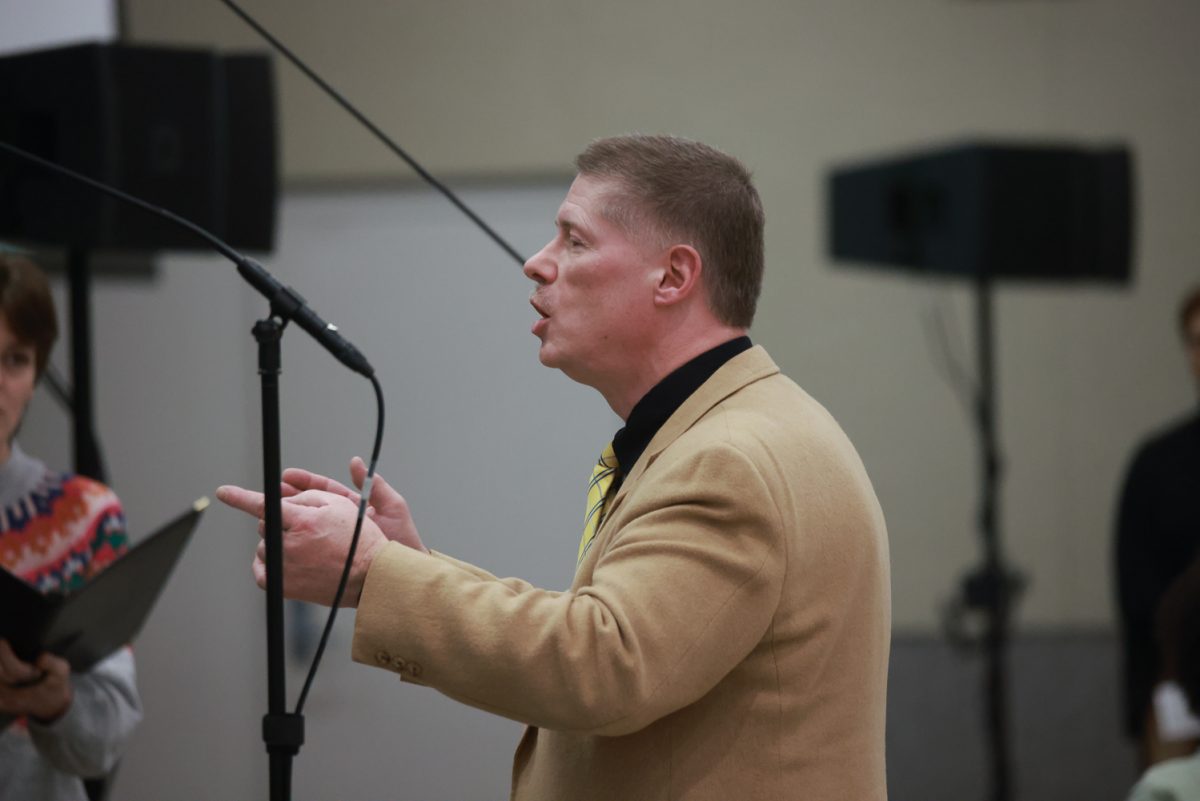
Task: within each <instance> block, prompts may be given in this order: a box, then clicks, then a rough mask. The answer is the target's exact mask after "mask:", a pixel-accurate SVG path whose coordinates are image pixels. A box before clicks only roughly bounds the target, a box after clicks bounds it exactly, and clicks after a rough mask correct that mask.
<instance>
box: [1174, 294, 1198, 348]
mask: <svg viewBox="0 0 1200 801" xmlns="http://www.w3.org/2000/svg"><path fill="white" fill-rule="evenodd" d="M1197 314H1200V286H1194V287H1192V290H1191V291H1190V292H1188V293H1187V294H1186V295H1184V296H1183V302H1182V303H1180V304H1179V333H1180V335H1181V336H1183V337H1184V339H1186V338H1187V335H1188V323H1190V322H1191V321H1192V318H1193V317H1195V316H1196V315H1197Z"/></svg>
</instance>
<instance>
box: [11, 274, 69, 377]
mask: <svg viewBox="0 0 1200 801" xmlns="http://www.w3.org/2000/svg"><path fill="white" fill-rule="evenodd" d="M0 315H3V316H4V319H5V320H6V321H7V322H8V327H9V328H10V329H12V332H13V336H15V337H16V338H17V339H18V340H19V341H21V342H27V343H29V344H31V345H33V349H34V352H35V354H36V355H35V359H34V363H35V366H36V367H37V377H38V378H41V377H42V372H43V371H44V370H45V369H46V363H47V362H48V361H49V360H50V350H51V349H52V348H53V347H54V342H55V341H56V340H57V339H58V321H57V318H56V317H55V314H54V297H53V296H52V295H51V294H50V283H49V282H48V281H47V280H46V275H45V273H43V272H42V271H41V270H40V269H38V266H37V265H36V264H34V263H33V262H32V261H30V260H29V259H27V258H25V257H24V256H19V255H17V254H15V253H3V252H0Z"/></svg>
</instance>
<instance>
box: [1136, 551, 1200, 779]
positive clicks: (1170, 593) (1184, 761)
mask: <svg viewBox="0 0 1200 801" xmlns="http://www.w3.org/2000/svg"><path fill="white" fill-rule="evenodd" d="M1156 628H1157V634H1158V643H1159V656H1160V658H1161V660H1162V665H1163V675H1164V676H1165V677H1166V678H1167V679H1169V680H1171V681H1173V682H1175V683H1176V684H1178V686H1179V688H1180V689H1181V690H1182V691H1183V696H1184V698H1185V699H1186V700H1187V705H1188V707H1189V708H1190V709H1191V713H1192V714H1193V715H1196V716H1200V560H1197V561H1195V562H1193V563H1192V566H1191V567H1190V568H1188V569H1187V570H1186V571H1184V573H1183V574H1182V575H1180V576H1179V578H1178V579H1176V580H1175V582H1174V583H1173V584H1172V585H1171V587H1170V588H1169V589H1168V590H1167V592H1166V593H1165V594H1164V595H1163V600H1162V603H1161V604H1160V606H1159V613H1158V619H1157V626H1156ZM1191 745H1192V747H1193V751H1192V753H1190V754H1187V755H1184V756H1178V757H1175V758H1172V759H1167V760H1165V761H1162V762H1159V763H1158V764H1156V765H1153V766H1152V767H1150V769H1149V770H1147V771H1146V773H1145V774H1144V775H1143V776H1142V778H1141V779H1140V780H1139V781H1138V783H1137V784H1136V785H1134V788H1133V790H1132V791H1131V792H1130V794H1129V801H1200V750H1196V749H1195V745H1196V744H1195V742H1192V744H1191Z"/></svg>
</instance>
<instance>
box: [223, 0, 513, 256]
mask: <svg viewBox="0 0 1200 801" xmlns="http://www.w3.org/2000/svg"><path fill="white" fill-rule="evenodd" d="M221 2H222V3H224V4H225V5H226V6H228V7H229V9H230V10H231V11H233V13H235V14H237V15H238V16H239V17H241V18H242V20H243V21H244V22H245V23H246V24H247V25H249V26H250V27H251V28H253V29H254V31H255V32H256V33H257V34H258V35H259V36H261V37H262V38H263V39H265V40H266V41H267V43H268V44H270V45H271V47H273V48H275V50H277V51H278V52H279V53H280V55H282V56H283V57H284V58H286V59H287V60H288V61H290V62H292V64H293V65H294V66H295V67H296V69H298V70H300V71H301V72H303V73H304V74H305V75H306V76H308V78H309V79H310V80H311V81H312V82H313V83H315V84H316V85H317V86H318V87H320V88H321V90H322V91H324V92H325V94H327V95H329V97H331V98H332V99H333V101H334V102H335V103H337V104H338V105H339V106H341V107H342V108H343V109H345V110H346V112H347V113H348V114H350V116H352V117H354V119H356V120H358V121H359V123H361V124H362V125H363V127H364V128H366V129H367V130H368V131H370V132H371V133H372V134H374V136H375V138H376V139H378V140H379V141H380V142H382V143H383V144H384V145H385V146H386V147H387V148H388V150H391V151H392V152H393V153H395V154H396V155H397V156H399V157H400V158H401V159H403V161H404V163H405V164H407V165H408V166H409V167H411V168H412V169H413V171H415V172H416V173H417V175H419V176H421V177H422V178H423V179H425V182H426V183H428V184H429V185H430V186H432V187H433V188H434V189H436V190H437V191H439V192H441V193H442V194H443V195H445V196H446V199H447V200H449V201H450V202H451V203H453V204H454V205H455V206H457V207H458V209H459V211H461V212H462V213H463V214H465V215H467V217H469V218H470V219H471V222H473V223H475V224H476V225H477V226H479V228H480V229H481V230H482V231H483V232H484V233H485V234H487V235H488V236H490V237H491V238H492V241H493V242H495V243H496V244H497V245H499V246H500V247H501V248H502V249H503V250H504V252H506V253H507V254H508V255H510V256H512V257H513V258H514V259H516V261H517V264H519V265H521V266H522V267H523V266H525V257H524V256H522V255H521V254H520V253H518V252H517V250H516V248H514V247H513V246H512V245H510V244H508V242H507V241H505V240H504V238H503V237H501V236H500V234H498V233H496V232H495V231H494V230H493V229H492V227H491V226H490V225H488V224H487V223H486V222H484V221H483V219H482V218H481V217H480V216H479V215H478V214H476V213H475V212H474V211H472V210H471V209H470V207H468V206H467V204H466V203H464V202H463V201H462V200H460V199H459V197H458V196H457V195H456V194H454V192H452V191H451V190H450V188H449V187H447V186H446V185H445V184H443V183H442V182H441V181H439V180H438V179H437V178H434V177H433V176H432V175H431V174H430V173H429V171H428V170H426V169H425V168H424V167H422V166H421V165H420V164H419V163H418V162H417V160H416V159H414V158H413V157H412V156H410V155H409V154H408V153H407V152H406V151H405V150H404V148H402V147H400V145H398V144H396V142H395V141H393V140H392V138H391V137H389V136H388V135H387V134H385V133H384V132H383V131H382V130H380V128H379V126H377V125H376V124H375V123H373V122H371V120H369V119H368V118H367V115H365V114H363V113H362V112H361V111H359V110H358V109H357V108H356V107H355V106H354V104H353V103H351V102H350V101H349V100H347V99H346V98H345V97H344V96H343V95H342V93H341V92H339V91H338V90H336V89H334V88H333V87H332V86H330V85H329V83H328V82H327V81H326V80H325V79H324V78H322V77H321V76H320V75H318V74H317V73H316V72H314V71H313V70H312V69H311V68H310V67H309V66H308V65H307V64H305V63H304V62H303V61H301V60H300V57H299V56H297V55H296V54H295V53H293V52H292V51H291V50H290V49H289V48H288V46H287V45H285V44H284V43H283V42H281V41H279V40H278V39H277V38H275V36H274V35H272V34H271V32H270V31H268V30H267V29H266V28H264V27H263V26H262V25H261V24H260V23H259V22H258V20H256V19H254V17H252V16H250V15H249V14H248V13H246V11H244V10H243V9H242V7H241V6H239V5H238V4H237V3H235V2H233V0H221Z"/></svg>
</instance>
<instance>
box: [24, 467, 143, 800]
mask: <svg viewBox="0 0 1200 801" xmlns="http://www.w3.org/2000/svg"><path fill="white" fill-rule="evenodd" d="M125 548H126V535H125V517H124V514H123V512H122V511H121V504H120V501H118V500H117V496H116V495H115V494H113V492H112V490H110V489H108V488H107V487H105V486H104V485H103V484H100V483H98V482H95V481H92V480H91V479H87V478H84V477H82V476H71V475H67V474H62V473H55V472H52V471H50V470H48V469H47V468H46V466H45V465H43V464H42V463H41V462H39V461H37V460H36V459H32V458H30V457H28V456H26V455H25V454H24V453H23V452H22V451H21V449H20V448H19V447H18V446H17V445H16V444H15V443H14V444H13V446H12V453H11V455H10V456H9V459H8V461H7V462H5V463H4V464H0V567H3V568H4V569H5V570H7V571H9V572H10V573H13V574H15V575H17V576H19V577H21V578H22V579H24V580H25V581H27V582H29V583H30V584H32V585H33V586H35V587H37V588H38V589H39V590H40V591H42V592H48V591H51V590H56V589H62V590H67V591H70V590H74V589H77V588H79V587H80V586H82V585H83V584H85V583H86V582H87V581H88V579H90V578H91V577H92V576H94V575H96V573H97V572H99V571H100V570H102V569H103V568H104V567H106V566H107V565H108V564H110V563H111V562H112V561H113V560H114V559H116V558H117V557H118V556H119V555H120V554H121V553H123V552H124V550H125ZM0 613H2V614H20V611H19V610H3V612H0ZM71 684H72V689H73V699H72V701H71V706H70V707H69V708H68V710H67V712H66V714H64V715H63V716H62V717H61V718H59V719H58V720H56V721H54V722H53V723H50V724H48V725H43V724H40V723H38V722H36V721H32V720H26V719H24V718H19V719H17V720H16V721H12V722H11V723H10V724H9V725H8V726H6V727H5V728H3V730H0V801H7V799H32V798H45V799H54V801H85V799H86V798H87V796H86V793H85V791H84V788H83V782H82V780H81V777H82V778H91V777H97V776H103V775H104V774H106V773H107V772H108V771H110V770H111V769H112V767H113V765H114V764H115V763H116V761H117V759H118V758H119V757H120V755H121V753H122V752H123V751H124V749H125V744H126V743H127V742H128V739H129V736H130V735H131V734H132V732H133V729H134V727H135V726H136V725H137V723H138V721H139V720H141V702H140V700H139V699H138V694H137V688H136V684H135V675H134V666H133V656H132V654H131V652H130V650H129V649H128V648H123V649H121V650H120V651H118V652H116V653H115V654H113V655H112V656H109V657H108V658H106V659H104V660H101V661H100V662H99V663H97V664H96V665H95V666H94V667H92V669H91V670H89V671H87V672H86V673H76V674H72V676H71ZM8 720H10V719H9V718H7V717H4V716H0V723H3V722H5V721H8Z"/></svg>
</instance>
